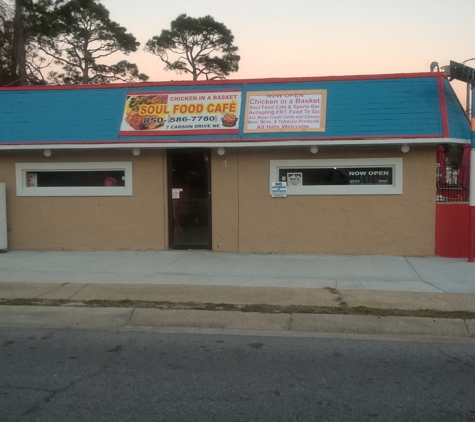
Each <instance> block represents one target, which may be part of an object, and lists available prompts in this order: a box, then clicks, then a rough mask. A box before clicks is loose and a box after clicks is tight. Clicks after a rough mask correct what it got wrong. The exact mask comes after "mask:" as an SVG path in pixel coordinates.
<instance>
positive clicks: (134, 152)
mask: <svg viewBox="0 0 475 422" xmlns="http://www.w3.org/2000/svg"><path fill="white" fill-rule="evenodd" d="M132 154H134V155H135V156H136V157H138V156H139V155H140V148H134V149H133V150H132Z"/></svg>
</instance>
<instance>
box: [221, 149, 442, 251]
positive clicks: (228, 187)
mask: <svg viewBox="0 0 475 422" xmlns="http://www.w3.org/2000/svg"><path fill="white" fill-rule="evenodd" d="M375 157H388V158H389V157H403V160H404V161H403V172H404V175H403V183H404V185H403V194H402V195H316V196H309V195H307V196H287V197H286V198H271V197H270V195H269V162H270V160H283V159H312V158H319V159H324V158H325V159H329V158H334V159H337V158H375ZM434 163H435V150H434V148H431V147H428V148H415V147H413V148H411V151H410V152H409V153H408V154H402V153H401V150H400V148H379V149H377V150H376V149H348V148H341V149H335V148H328V149H324V148H321V152H319V153H318V154H317V155H312V154H310V153H309V151H308V148H281V149H273V150H271V149H264V148H262V149H254V148H253V149H251V148H249V149H240V150H239V151H236V150H232V149H229V150H226V154H225V155H224V156H222V157H219V156H217V155H216V154H215V153H214V154H213V182H214V183H213V198H214V200H213V221H214V225H213V229H214V232H213V240H214V242H213V249H214V250H217V251H219V250H222V251H233V252H245V253H252V252H261V253H272V252H274V253H316V254H382V255H413V256H427V255H433V254H434V228H435V187H434V186H435V184H434V174H435V173H434V171H435V164H434ZM216 196H218V198H216ZM215 204H216V205H215ZM218 204H219V205H218Z"/></svg>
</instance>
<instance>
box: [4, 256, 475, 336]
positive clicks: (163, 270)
mask: <svg viewBox="0 0 475 422" xmlns="http://www.w3.org/2000/svg"><path fill="white" fill-rule="evenodd" d="M19 299H25V300H26V301H25V302H24V304H28V303H29V304H35V305H45V304H46V305H48V304H55V305H61V306H13V305H12V304H15V303H20V302H15V300H19ZM28 300H30V302H27V301H28ZM124 300H126V301H131V302H132V304H131V305H128V306H129V307H119V306H122V304H120V303H119V302H120V301H124ZM88 301H96V302H97V301H109V302H110V303H109V304H106V303H105V302H101V303H99V305H100V306H102V308H100V307H92V308H91V307H87V308H84V305H87V306H91V304H90V303H88ZM141 301H142V302H144V303H148V304H150V303H151V302H154V303H155V304H157V305H158V307H160V306H161V305H160V304H167V303H169V304H172V306H171V309H166V306H165V307H162V308H161V309H156V308H153V307H155V305H153V307H152V308H151V307H150V306H149V305H144V306H142V305H141V304H140V302H141ZM0 302H3V303H4V304H9V306H0V326H8V327H26V326H28V327H42V328H68V329H70V328H82V329H125V330H137V329H138V330H140V329H147V330H150V329H163V328H164V327H168V328H170V327H174V328H175V329H177V328H192V329H195V328H200V329H230V330H254V331H256V330H257V331H279V332H281V331H287V332H294V333H305V332H307V333H308V332H312V333H345V334H367V335H374V334H377V335H406V336H423V337H424V336H435V337H445V338H446V337H450V338H465V339H470V341H472V340H473V339H474V338H475V319H471V318H472V316H471V315H473V313H475V265H474V264H470V263H468V262H467V261H465V260H451V259H443V258H404V257H392V256H327V255H277V254H269V255H260V254H253V255H251V254H226V253H213V252H205V251H184V252H178V251H165V252H151V251H144V252H136V251H118V252H104V251H94V252H78V251H75V252H71V251H13V252H7V253H3V254H0ZM190 304H191V305H190ZM203 304H205V305H206V306H205V307H202V305H203ZM222 304H225V305H227V306H228V309H227V310H226V311H221V310H219V309H221V308H220V306H222ZM263 305H264V307H263ZM107 306H108V307H107ZM147 306H148V308H147ZM187 306H188V308H186V307H187ZM242 306H247V307H248V311H246V312H242V311H239V310H240V309H242V308H241V307H242ZM252 306H256V307H257V308H259V309H260V310H259V311H258V312H252V311H249V308H250V307H252ZM265 306H267V307H268V308H265ZM183 307H184V308H186V309H181V308H183ZM269 307H274V308H272V309H271V310H268V311H266V309H270V308H269ZM275 307H281V308H279V309H280V310H279V309H277V310H276V308H275ZM285 307H287V308H286V309H282V308H285ZM298 307H300V308H302V307H311V308H312V309H313V311H310V312H317V311H315V307H323V308H327V309H333V310H334V311H335V313H340V314H339V315H329V314H323V315H322V314H318V312H317V313H310V314H309V313H302V312H307V311H306V310H303V311H302V309H297V308H298ZM358 307H364V308H372V309H377V310H384V311H388V312H387V313H383V314H384V315H393V316H374V315H373V316H365V315H345V313H346V312H347V311H348V310H351V309H357V308H358ZM211 308H212V309H213V310H206V309H211ZM204 309H205V310H204ZM289 309H290V310H289ZM395 310H396V311H401V310H402V311H410V312H409V315H413V314H414V315H415V314H417V315H418V316H394V315H407V313H402V314H401V312H399V313H398V312H395ZM421 310H422V311H424V310H430V311H431V312H432V314H431V316H432V315H440V314H437V312H449V313H453V312H460V313H464V314H456V315H452V317H451V318H433V317H431V318H426V317H423V315H424V314H423V313H422V314H421V313H420V312H418V311H421ZM412 311H417V312H415V313H411V312H412ZM275 312H276V313H275ZM325 312H326V311H325ZM351 312H353V311H351ZM421 315H422V316H421ZM445 315H446V314H445ZM454 316H456V317H455V318H454Z"/></svg>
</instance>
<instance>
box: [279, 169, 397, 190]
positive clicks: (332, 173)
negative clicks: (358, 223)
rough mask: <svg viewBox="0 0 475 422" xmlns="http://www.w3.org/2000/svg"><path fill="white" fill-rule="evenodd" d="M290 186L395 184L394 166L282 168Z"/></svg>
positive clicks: (281, 177) (281, 178)
mask: <svg viewBox="0 0 475 422" xmlns="http://www.w3.org/2000/svg"><path fill="white" fill-rule="evenodd" d="M279 182H287V185H288V186H292V185H299V186H334V185H393V167H319V168H280V169H279Z"/></svg>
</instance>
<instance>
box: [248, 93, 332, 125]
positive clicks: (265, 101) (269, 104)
mask: <svg viewBox="0 0 475 422" xmlns="http://www.w3.org/2000/svg"><path fill="white" fill-rule="evenodd" d="M325 112H326V90H324V89H320V90H315V89H314V90H306V91H303V90H299V91H262V92H259V91H253V92H248V93H247V97H246V120H245V123H244V132H245V133H261V132H324V131H325Z"/></svg>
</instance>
